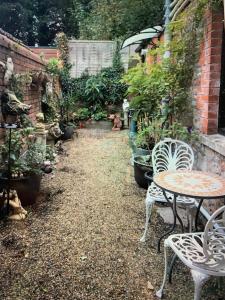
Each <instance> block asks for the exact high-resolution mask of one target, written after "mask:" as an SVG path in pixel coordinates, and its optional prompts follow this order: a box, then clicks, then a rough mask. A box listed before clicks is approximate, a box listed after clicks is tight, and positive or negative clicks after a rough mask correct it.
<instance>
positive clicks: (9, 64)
mask: <svg viewBox="0 0 225 300" xmlns="http://www.w3.org/2000/svg"><path fill="white" fill-rule="evenodd" d="M0 66H2V68H3V69H4V70H5V74H4V81H3V83H4V85H5V86H8V85H9V82H10V79H11V78H12V75H13V72H14V64H13V61H12V58H11V57H8V58H7V61H6V63H4V62H2V61H0Z"/></svg>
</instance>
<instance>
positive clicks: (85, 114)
mask: <svg viewBox="0 0 225 300" xmlns="http://www.w3.org/2000/svg"><path fill="white" fill-rule="evenodd" d="M90 116H91V112H90V111H89V109H88V108H85V107H84V108H79V109H78V110H77V111H76V113H75V118H76V119H78V120H88V119H89V118H90Z"/></svg>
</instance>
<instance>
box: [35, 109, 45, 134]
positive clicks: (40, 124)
mask: <svg viewBox="0 0 225 300" xmlns="http://www.w3.org/2000/svg"><path fill="white" fill-rule="evenodd" d="M36 121H37V123H36V125H35V129H36V131H37V132H38V133H45V131H46V130H45V123H44V114H43V113H38V114H36Z"/></svg>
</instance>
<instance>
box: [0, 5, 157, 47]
mask: <svg viewBox="0 0 225 300" xmlns="http://www.w3.org/2000/svg"><path fill="white" fill-rule="evenodd" d="M0 11H1V18H0V27H1V28H3V29H4V30H6V31H7V32H10V33H11V34H12V35H13V36H15V37H17V38H19V39H21V40H22V41H23V42H24V43H25V44H28V45H30V46H34V45H35V43H38V44H39V45H41V46H49V45H53V44H54V39H55V35H56V34H57V33H58V32H61V31H64V32H65V33H66V34H67V35H68V36H69V37H73V38H77V39H78V38H85V39H86V38H88V39H101V40H104V39H107V40H108V39H110V40H112V39H115V38H118V37H125V36H127V35H128V36H129V35H131V34H133V33H136V32H137V31H139V30H141V29H143V28H146V27H150V26H154V25H157V24H159V23H161V21H162V18H163V0H157V1H156V0H143V1H142V2H141V3H140V1H139V0H132V1H130V0H110V1H108V0H48V1H44V0H32V1H30V0H16V1H12V0H2V1H1V4H0Z"/></svg>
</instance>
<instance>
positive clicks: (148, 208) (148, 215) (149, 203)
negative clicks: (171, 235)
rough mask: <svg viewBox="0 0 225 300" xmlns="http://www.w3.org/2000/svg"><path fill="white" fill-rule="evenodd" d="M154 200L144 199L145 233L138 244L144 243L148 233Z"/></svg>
mask: <svg viewBox="0 0 225 300" xmlns="http://www.w3.org/2000/svg"><path fill="white" fill-rule="evenodd" d="M154 202H155V201H154V200H149V199H148V198H147V197H146V219H145V231H144V234H143V235H142V237H141V238H140V242H145V241H146V235H147V231H148V224H149V221H150V218H151V213H152V207H153V205H154Z"/></svg>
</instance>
